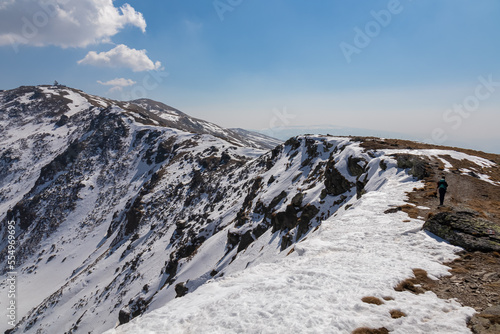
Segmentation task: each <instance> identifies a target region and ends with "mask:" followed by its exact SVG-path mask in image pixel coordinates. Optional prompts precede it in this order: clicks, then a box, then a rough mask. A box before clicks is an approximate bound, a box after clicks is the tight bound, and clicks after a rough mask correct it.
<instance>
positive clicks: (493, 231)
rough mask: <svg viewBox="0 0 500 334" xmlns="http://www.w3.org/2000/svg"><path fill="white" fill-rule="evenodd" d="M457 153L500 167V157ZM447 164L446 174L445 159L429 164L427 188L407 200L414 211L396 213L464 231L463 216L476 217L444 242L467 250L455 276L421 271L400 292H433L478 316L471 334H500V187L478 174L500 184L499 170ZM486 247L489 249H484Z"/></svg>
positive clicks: (372, 144)
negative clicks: (442, 182)
mask: <svg viewBox="0 0 500 334" xmlns="http://www.w3.org/2000/svg"><path fill="white" fill-rule="evenodd" d="M363 145H364V146H365V147H366V148H372V149H373V148H400V149H401V148H418V149H435V148H440V149H442V148H443V147H435V146H432V145H427V144H417V143H411V142H407V141H402V140H384V141H380V140H367V141H365V142H364V143H363ZM417 146H418V147H417ZM453 150H456V151H461V152H464V153H467V154H471V155H475V156H480V157H483V158H485V159H488V160H490V161H493V162H496V163H497V165H500V156H498V155H494V154H488V153H483V152H476V151H470V150H463V149H457V148H453ZM442 158H443V159H445V160H446V161H448V162H450V163H451V164H452V165H453V167H452V168H449V169H446V168H445V165H444V163H443V161H442V160H440V159H433V160H426V161H425V162H424V163H423V168H422V170H421V171H420V174H419V177H420V178H422V180H423V181H424V183H425V186H424V188H422V189H415V190H414V191H413V192H412V193H409V194H408V195H409V203H411V204H413V205H407V206H404V207H401V208H396V209H398V210H403V211H405V212H407V213H408V214H409V215H410V217H413V218H416V217H423V218H424V219H425V220H427V222H429V221H435V220H436V218H440V217H448V218H450V219H452V220H455V222H458V224H459V225H460V222H462V223H463V222H464V219H462V218H463V217H464V216H467V217H471V218H470V219H469V218H467V219H465V223H464V224H463V225H466V226H457V225H453V226H452V227H451V228H449V230H453V231H454V232H456V231H457V230H459V231H460V233H458V236H457V234H454V235H452V234H447V235H446V238H445V239H459V241H458V242H456V243H455V244H458V245H460V246H461V247H464V248H466V249H467V250H465V251H463V252H461V253H460V254H458V255H459V256H460V257H459V258H458V259H456V260H455V261H453V262H450V263H447V264H446V265H448V266H449V267H450V270H449V272H450V274H451V275H450V276H447V277H442V278H441V279H439V280H438V281H434V280H431V279H429V278H428V277H427V274H426V273H425V272H422V271H419V270H418V269H417V268H416V269H415V270H414V272H415V278H410V279H408V280H406V281H404V282H401V284H400V285H399V286H398V287H396V289H400V290H408V291H411V292H414V293H422V292H424V291H433V292H434V293H436V294H437V295H438V296H439V297H440V298H443V299H450V298H455V299H456V300H457V301H459V302H460V303H461V304H462V305H466V306H470V307H472V308H474V309H475V310H476V311H477V312H478V313H476V315H475V316H474V317H473V318H472V319H471V321H470V322H469V328H470V329H471V330H472V332H474V333H478V334H490V333H491V334H492V333H500V252H499V251H498V248H497V245H500V244H499V243H498V241H500V239H499V238H500V233H499V231H500V201H499V199H500V186H496V185H494V184H492V183H488V182H485V181H482V180H480V179H479V178H478V175H477V173H480V174H485V175H489V177H490V180H492V181H493V182H499V181H500V170H499V169H498V168H483V169H482V170H477V169H476V172H474V171H471V172H470V173H465V174H464V172H463V171H464V169H466V170H467V169H469V168H470V167H471V163H470V162H468V161H466V160H462V161H458V160H454V159H452V158H451V157H450V156H442ZM442 175H445V176H446V180H447V182H448V184H449V188H448V193H447V195H446V199H445V206H443V207H440V206H438V204H439V200H438V198H437V193H436V184H437V181H438V180H439V179H440V178H441V176H442ZM417 207H419V208H417ZM423 207H426V208H429V210H426V209H423ZM437 220H439V219H437ZM426 225H428V223H426ZM443 225H445V224H443ZM437 226H439V225H437ZM449 226H450V225H449ZM449 226H448V227H449ZM485 226H486V227H487V228H485V229H484V231H482V230H481V229H482V228H484V227H485ZM426 227H427V226H426ZM439 227H442V226H439ZM459 228H461V229H459ZM452 243H453V242H452ZM478 245H479V246H478ZM484 245H486V246H485V247H486V248H484V247H483V246H484ZM480 250H481V251H480Z"/></svg>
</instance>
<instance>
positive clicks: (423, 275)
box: [394, 268, 432, 295]
mask: <svg viewBox="0 0 500 334" xmlns="http://www.w3.org/2000/svg"><path fill="white" fill-rule="evenodd" d="M413 275H415V278H407V279H405V280H404V281H402V282H400V283H399V284H398V285H396V286H395V287H394V290H396V291H398V292H402V291H410V292H413V293H414V294H417V295H418V294H421V293H424V292H425V291H424V289H422V288H421V287H418V286H415V285H416V284H420V283H423V282H425V283H431V284H432V281H431V279H430V278H429V277H428V276H427V271H425V270H423V269H419V268H416V269H413Z"/></svg>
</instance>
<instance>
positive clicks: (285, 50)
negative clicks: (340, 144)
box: [0, 0, 500, 153]
mask: <svg viewBox="0 0 500 334" xmlns="http://www.w3.org/2000/svg"><path fill="white" fill-rule="evenodd" d="M499 16H500V3H499V2H498V1H495V0H485V1H481V2H472V1H466V0H456V1H454V0H442V1H431V0H422V1H412V0H385V1H378V0H377V1H368V0H365V1H356V2H354V1H316V2H313V3H311V2H303V1H298V0H276V1H264V0H253V1H248V0H231V1H230V0H210V1H195V0H187V1H172V0H168V1H161V2H160V1H155V2H153V1H137V0H131V1H111V0H78V1H77V0H17V1H11V0H1V1H0V59H1V60H2V61H1V62H0V73H1V75H0V89H11V88H15V87H17V86H21V85H38V84H50V83H52V82H53V81H54V80H58V81H59V82H60V83H62V84H65V85H68V86H71V87H75V88H79V89H82V90H84V91H86V92H88V93H91V94H96V95H100V96H106V97H110V98H113V99H118V100H129V99H134V98H141V97H147V98H151V99H154V100H158V101H161V102H164V103H166V104H169V105H171V106H173V107H176V108H178V109H180V110H182V111H183V112H186V113H187V114H189V115H192V116H194V117H198V118H202V119H205V120H208V121H211V122H214V123H217V124H219V125H221V126H224V127H241V128H246V129H255V130H263V129H268V130H269V129H271V130H272V129H273V128H275V129H281V128H287V127H292V128H293V127H295V128H297V127H300V128H308V127H316V128H317V127H318V126H323V127H331V128H334V127H336V126H339V127H344V128H350V129H355V131H356V132H359V133H352V134H353V135H363V134H366V133H373V132H375V133H378V132H380V133H381V134H383V133H394V134H395V135H398V134H400V136H401V137H405V138H410V139H416V140H421V141H426V142H431V143H435V144H443V145H451V146H461V147H466V148H474V149H480V150H483V151H489V152H494V153H500V144H498V143H500V135H499V134H498V125H499V124H500V112H499V107H500V67H499V65H498V64H499V63H498V54H499V51H500V40H499V39H498V36H497V32H498V31H499V30H500V21H499V20H498V17H499ZM364 129H366V130H364ZM332 134H335V133H332Z"/></svg>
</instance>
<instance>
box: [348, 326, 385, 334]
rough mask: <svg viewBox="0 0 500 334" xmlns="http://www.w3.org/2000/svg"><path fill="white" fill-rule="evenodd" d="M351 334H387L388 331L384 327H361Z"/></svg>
mask: <svg viewBox="0 0 500 334" xmlns="http://www.w3.org/2000/svg"><path fill="white" fill-rule="evenodd" d="M352 334H389V330H388V329H387V328H385V327H382V328H368V327H361V328H356V329H355V330H353V331H352Z"/></svg>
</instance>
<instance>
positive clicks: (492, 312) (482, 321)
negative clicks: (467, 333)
mask: <svg viewBox="0 0 500 334" xmlns="http://www.w3.org/2000/svg"><path fill="white" fill-rule="evenodd" d="M469 326H470V328H471V329H472V331H473V332H474V333H481V334H495V333H500V305H495V306H491V307H488V308H487V309H485V310H484V311H482V312H480V313H477V314H475V315H474V316H473V317H472V319H471V321H470V324H469Z"/></svg>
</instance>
